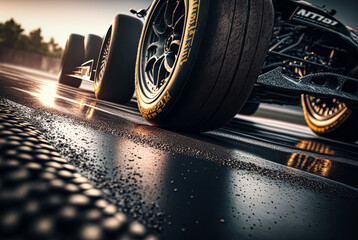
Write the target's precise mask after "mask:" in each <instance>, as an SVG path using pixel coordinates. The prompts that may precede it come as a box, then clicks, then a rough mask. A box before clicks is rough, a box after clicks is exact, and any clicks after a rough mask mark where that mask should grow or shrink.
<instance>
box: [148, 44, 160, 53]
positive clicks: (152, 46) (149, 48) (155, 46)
mask: <svg viewBox="0 0 358 240" xmlns="http://www.w3.org/2000/svg"><path fill="white" fill-rule="evenodd" d="M153 48H156V49H157V48H159V43H158V42H154V43H151V44H150V45H149V46H148V47H147V51H149V50H151V49H153Z"/></svg>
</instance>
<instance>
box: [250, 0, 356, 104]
mask: <svg viewBox="0 0 358 240" xmlns="http://www.w3.org/2000/svg"><path fill="white" fill-rule="evenodd" d="M273 4H274V9H275V25H274V29H273V35H272V39H271V42H270V45H269V50H268V53H267V57H266V60H265V63H264V66H263V68H262V74H261V75H260V77H259V78H258V80H257V84H256V85H255V87H254V90H253V92H252V94H251V96H250V98H249V100H248V101H249V102H265V103H276V104H286V105H287V104H288V105H298V104H299V103H300V95H301V94H302V93H307V94H311V95H315V96H321V97H335V98H338V99H341V100H343V101H345V102H346V103H348V104H351V105H355V103H358V80H357V79H354V78H350V77H349V76H350V74H351V73H352V71H353V69H354V68H356V67H357V66H358V33H357V32H356V31H355V30H354V29H352V28H349V27H347V26H345V25H344V24H343V23H341V22H340V21H339V20H337V19H336V18H334V15H335V10H331V11H328V10H326V9H324V8H323V7H319V6H315V5H313V4H311V3H308V2H306V1H298V0H274V1H273Z"/></svg>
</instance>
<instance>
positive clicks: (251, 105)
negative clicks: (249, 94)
mask: <svg viewBox="0 0 358 240" xmlns="http://www.w3.org/2000/svg"><path fill="white" fill-rule="evenodd" d="M259 106H260V103H256V102H246V103H245V105H244V106H243V107H242V108H241V110H240V112H239V114H242V115H248V116H250V115H253V114H255V112H256V111H257V109H259Z"/></svg>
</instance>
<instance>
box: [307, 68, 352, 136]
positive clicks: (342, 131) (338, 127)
mask: <svg viewBox="0 0 358 240" xmlns="http://www.w3.org/2000/svg"><path fill="white" fill-rule="evenodd" d="M348 75H349V76H351V77H354V78H357V79H358V67H357V68H355V69H354V70H353V71H351V72H350V74H348ZM301 105H302V109H303V114H304V117H305V120H306V123H307V125H308V126H309V127H310V129H311V130H312V131H313V132H314V133H315V134H317V135H319V136H322V137H326V138H331V139H336V140H341V141H346V142H355V141H357V140H358V124H357V123H358V112H357V111H356V110H353V109H352V108H351V107H350V106H348V105H347V104H345V103H344V102H341V101H339V100H337V99H332V98H318V97H313V96H309V95H304V94H302V96H301Z"/></svg>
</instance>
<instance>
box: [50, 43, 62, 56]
mask: <svg viewBox="0 0 358 240" xmlns="http://www.w3.org/2000/svg"><path fill="white" fill-rule="evenodd" d="M48 50H49V55H50V56H51V57H58V58H60V57H61V56H62V52H63V49H62V48H61V47H60V46H58V43H56V42H55V39H54V38H51V39H50V41H49V42H48Z"/></svg>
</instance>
